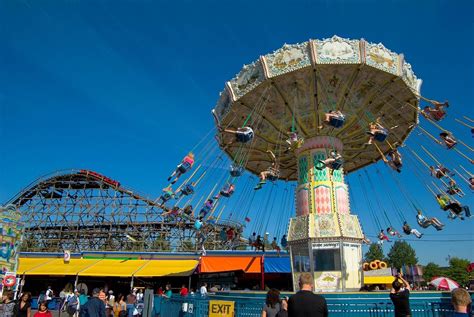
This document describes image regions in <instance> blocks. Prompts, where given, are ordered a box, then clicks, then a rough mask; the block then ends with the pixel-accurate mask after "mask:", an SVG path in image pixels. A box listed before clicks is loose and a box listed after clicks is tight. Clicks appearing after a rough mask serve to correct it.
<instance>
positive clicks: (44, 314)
mask: <svg viewBox="0 0 474 317" xmlns="http://www.w3.org/2000/svg"><path fill="white" fill-rule="evenodd" d="M33 317H53V315H52V314H51V312H50V311H49V310H48V303H47V302H40V303H39V305H38V311H37V312H36V313H35V314H34V315H33Z"/></svg>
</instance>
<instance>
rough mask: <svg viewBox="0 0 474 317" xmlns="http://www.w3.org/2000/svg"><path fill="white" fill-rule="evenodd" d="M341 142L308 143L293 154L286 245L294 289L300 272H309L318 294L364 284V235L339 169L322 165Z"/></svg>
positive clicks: (322, 139)
mask: <svg viewBox="0 0 474 317" xmlns="http://www.w3.org/2000/svg"><path fill="white" fill-rule="evenodd" d="M342 147H343V144H342V142H341V141H340V140H338V139H337V138H334V137H331V136H318V137H314V138H311V139H309V140H306V142H305V144H304V145H303V146H302V147H301V148H300V149H298V150H297V159H298V161H297V162H298V186H297V187H296V193H295V194H296V217H294V218H292V219H290V225H289V231H288V245H289V248H290V254H291V263H292V272H293V283H294V289H298V279H299V275H300V274H301V273H302V272H311V274H312V275H313V277H314V286H315V289H316V290H322V291H346V290H348V291H350V290H359V288H360V287H361V284H362V269H361V264H362V239H363V233H362V230H361V227H360V224H359V220H358V218H357V216H355V215H351V214H350V204H349V193H348V186H347V185H346V184H345V182H344V173H343V170H342V168H341V169H338V170H331V169H330V168H327V167H324V166H323V164H322V163H321V162H320V161H322V160H325V159H326V158H327V156H328V155H329V153H330V152H331V151H333V150H334V149H336V150H337V151H338V153H342V150H343V148H342Z"/></svg>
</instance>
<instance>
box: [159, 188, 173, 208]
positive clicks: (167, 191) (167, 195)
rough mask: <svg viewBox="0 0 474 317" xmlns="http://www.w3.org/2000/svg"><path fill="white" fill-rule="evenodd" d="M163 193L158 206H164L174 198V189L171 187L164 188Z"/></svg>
mask: <svg viewBox="0 0 474 317" xmlns="http://www.w3.org/2000/svg"><path fill="white" fill-rule="evenodd" d="M162 192H163V194H161V196H160V198H158V204H164V203H166V202H167V201H168V200H170V199H172V198H173V197H174V191H173V188H171V185H170V186H168V187H165V188H163V190H162Z"/></svg>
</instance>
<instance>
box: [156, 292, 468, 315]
mask: <svg viewBox="0 0 474 317" xmlns="http://www.w3.org/2000/svg"><path fill="white" fill-rule="evenodd" d="M341 295H342V294H338V295H334V294H324V295H323V296H324V297H325V298H326V300H327V303H328V309H329V315H330V316H331V317H356V316H369V317H389V316H390V317H391V316H393V315H394V307H393V304H392V302H391V301H390V298H389V297H388V293H382V294H375V296H370V295H371V294H366V295H364V294H344V295H343V296H341ZM423 295H426V294H424V293H418V294H416V295H415V296H412V299H411V300H410V307H411V310H412V317H451V316H453V308H452V305H451V303H450V300H449V294H442V293H437V294H436V293H435V294H432V295H428V296H423ZM446 295H448V296H446ZM262 296H264V295H262V294H260V295H259V296H245V295H242V294H231V293H229V294H222V295H210V296H209V297H201V296H189V297H179V296H176V297H174V296H173V297H172V298H171V299H163V298H162V297H158V296H157V297H155V313H156V314H157V315H158V314H159V315H160V316H163V317H174V316H177V317H188V316H200V317H201V316H202V317H204V316H209V300H229V301H233V302H234V303H235V304H234V305H235V316H236V317H251V316H252V317H253V316H260V315H261V311H262V306H263V303H264V297H262ZM473 312H474V311H473Z"/></svg>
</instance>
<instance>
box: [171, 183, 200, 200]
mask: <svg viewBox="0 0 474 317" xmlns="http://www.w3.org/2000/svg"><path fill="white" fill-rule="evenodd" d="M194 186H196V184H195V183H194V182H193V183H191V184H186V185H184V186H183V187H182V188H181V189H179V190H178V191H177V192H176V193H175V196H176V197H177V198H178V199H179V198H181V197H182V196H189V195H192V194H194Z"/></svg>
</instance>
